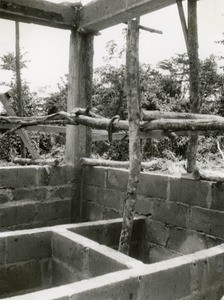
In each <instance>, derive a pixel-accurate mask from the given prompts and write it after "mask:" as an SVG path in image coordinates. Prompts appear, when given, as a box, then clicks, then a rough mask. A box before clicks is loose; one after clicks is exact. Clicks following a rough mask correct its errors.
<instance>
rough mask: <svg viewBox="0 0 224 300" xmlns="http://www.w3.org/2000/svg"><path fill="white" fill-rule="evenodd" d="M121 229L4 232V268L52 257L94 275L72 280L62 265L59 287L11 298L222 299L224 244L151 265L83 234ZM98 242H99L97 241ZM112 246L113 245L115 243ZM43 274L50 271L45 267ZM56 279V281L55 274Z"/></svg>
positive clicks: (113, 223) (113, 224)
mask: <svg viewBox="0 0 224 300" xmlns="http://www.w3.org/2000/svg"><path fill="white" fill-rule="evenodd" d="M135 222H136V221H135ZM139 222H140V224H141V223H142V222H143V223H144V220H143V218H141V220H137V223H139ZM121 224H122V219H116V220H105V221H96V222H87V223H80V224H69V225H59V226H54V227H49V228H43V229H35V230H34V229H32V230H27V231H25V232H24V231H19V232H5V233H0V247H1V249H0V250H1V252H0V253H4V256H3V257H2V258H1V264H2V265H4V264H3V261H5V262H8V263H10V264H11V265H12V264H18V266H19V265H20V264H21V263H23V262H24V261H27V263H28V262H33V263H36V264H37V262H38V261H41V260H43V259H48V258H49V257H50V256H51V257H52V260H54V258H56V259H57V260H60V261H61V262H62V264H64V265H63V266H66V267H69V268H71V270H73V271H74V274H75V273H76V270H78V269H82V270H83V272H82V274H86V275H88V274H89V275H88V276H86V277H84V276H82V277H80V278H74V280H72V279H71V278H68V276H69V274H68V272H67V271H68V270H67V269H66V268H65V269H63V268H62V269H60V266H59V275H60V276H63V278H62V281H60V280H59V281H58V284H56V283H53V281H52V283H53V284H52V286H50V285H49V286H48V288H47V289H43V287H41V288H40V289H41V290H39V291H37V288H34V291H33V292H32V289H31V290H30V291H29V290H26V291H25V292H29V293H27V294H23V295H21V296H14V297H12V298H7V299H10V300H30V299H32V300H35V299H36V300H37V299H45V300H56V299H57V300H65V299H66V300H74V299H76V300H77V299H79V300H84V299H93V300H94V299H96V300H98V299H114V300H115V299H127V300H130V299H132V300H144V299H149V300H154V299H156V300H170V299H173V300H174V299H179V300H180V299H182V300H200V299H212V300H220V299H221V297H222V296H223V294H224V263H223V261H224V244H222V245H219V246H216V247H213V248H210V249H206V250H202V251H198V252H196V253H193V254H188V255H185V256H183V257H177V258H174V259H170V260H167V261H163V262H159V263H155V264H150V265H148V264H144V263H142V262H140V261H137V260H135V259H133V258H131V257H129V256H126V255H124V254H122V253H119V252H117V251H115V250H113V249H111V248H109V247H107V246H104V245H101V244H99V243H98V242H96V241H93V240H91V239H88V238H86V237H83V236H81V235H79V234H78V233H80V234H85V235H86V236H87V235H88V236H91V233H92V235H94V234H96V235H97V232H98V231H99V232H111V231H112V232H113V231H114V229H116V228H117V227H118V225H119V226H121ZM94 227H95V229H94V230H93V228H94ZM87 231H89V233H87ZM105 236H106V234H105ZM95 237H96V238H97V239H98V237H97V236H95ZM16 240H17V241H16ZM28 241H29V243H27V242H28ZM41 241H42V242H41ZM23 242H26V245H29V247H24V243H23ZM108 242H109V243H110V242H112V243H114V241H112V240H110V241H108ZM115 242H116V238H115ZM16 243H18V249H19V250H17V253H14V252H13V251H12V252H11V250H12V248H15V245H16ZM8 245H10V246H9V248H8ZM38 245H42V246H41V247H40V251H39V252H38V251H37V250H35V249H38ZM44 245H45V246H44ZM63 246H64V250H65V251H63ZM10 249H11V250H10ZM26 258H27V259H26ZM27 268H29V266H28V267H27ZM53 268H54V267H53V264H52V268H49V269H50V272H49V275H51V273H52V272H53ZM43 269H47V268H45V267H43ZM25 270H26V268H25ZM1 271H2V270H1ZM55 271H58V269H55ZM35 272H36V267H32V269H30V272H29V275H30V278H29V280H28V282H30V281H31V278H32V280H34V282H36V278H37V279H38V278H39V277H38V276H37V275H36V273H35ZM2 274H3V272H1V276H2ZM37 274H38V272H37ZM44 274H45V275H44V276H45V279H44V280H48V282H49V284H50V283H51V282H50V280H49V278H48V277H47V276H46V275H47V274H48V273H47V272H46V271H45V272H44ZM19 275H20V276H19ZM16 276H17V280H18V278H20V277H22V279H21V280H23V274H22V276H21V274H18V273H16ZM52 276H53V277H54V275H53V274H52ZM55 276H58V274H55ZM49 277H50V276H49ZM64 278H67V279H68V280H64ZM1 279H2V278H1ZM3 279H4V276H3ZM83 279H84V280H83ZM44 280H43V282H44ZM10 283H11V284H12V282H10ZM45 284H46V283H45ZM1 286H2V281H1V285H0V287H1Z"/></svg>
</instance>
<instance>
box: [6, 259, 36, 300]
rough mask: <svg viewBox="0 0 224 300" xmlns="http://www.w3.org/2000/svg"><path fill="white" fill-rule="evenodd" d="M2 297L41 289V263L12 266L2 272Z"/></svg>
mask: <svg viewBox="0 0 224 300" xmlns="http://www.w3.org/2000/svg"><path fill="white" fill-rule="evenodd" d="M0 282H1V288H0V291H1V297H2V296H5V297H7V296H8V297H9V296H11V295H13V294H15V293H18V292H21V291H25V290H30V291H32V290H35V289H37V288H41V264H40V261H32V262H28V263H23V264H16V265H10V266H7V267H5V268H1V270H0Z"/></svg>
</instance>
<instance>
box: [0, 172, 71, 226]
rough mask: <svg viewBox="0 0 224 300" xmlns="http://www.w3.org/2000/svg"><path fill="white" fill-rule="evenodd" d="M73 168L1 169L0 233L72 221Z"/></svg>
mask: <svg viewBox="0 0 224 300" xmlns="http://www.w3.org/2000/svg"><path fill="white" fill-rule="evenodd" d="M73 183H74V175H73V168H72V167H68V166H59V167H47V168H45V167H39V166H38V167H35V166H27V167H2V168H0V231H5V230H14V229H24V228H33V227H41V226H48V225H55V224H62V223H69V222H70V220H71V199H72V192H73Z"/></svg>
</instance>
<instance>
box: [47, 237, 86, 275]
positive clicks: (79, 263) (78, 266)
mask: <svg viewBox="0 0 224 300" xmlns="http://www.w3.org/2000/svg"><path fill="white" fill-rule="evenodd" d="M84 250H85V249H84V246H82V245H81V244H78V243H76V242H74V241H72V240H70V239H68V238H66V237H64V236H63V235H60V234H57V233H54V232H53V234H52V255H53V258H54V259H56V260H59V261H61V262H63V263H65V264H66V265H67V266H68V267H69V268H74V269H75V270H78V271H79V272H81V271H82V270H83V259H84Z"/></svg>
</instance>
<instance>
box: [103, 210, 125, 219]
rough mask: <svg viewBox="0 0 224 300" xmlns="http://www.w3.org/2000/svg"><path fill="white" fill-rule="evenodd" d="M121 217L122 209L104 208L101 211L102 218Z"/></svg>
mask: <svg viewBox="0 0 224 300" xmlns="http://www.w3.org/2000/svg"><path fill="white" fill-rule="evenodd" d="M121 217H122V211H121V210H118V209H116V208H105V209H104V213H103V218H104V220H110V219H117V218H121Z"/></svg>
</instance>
